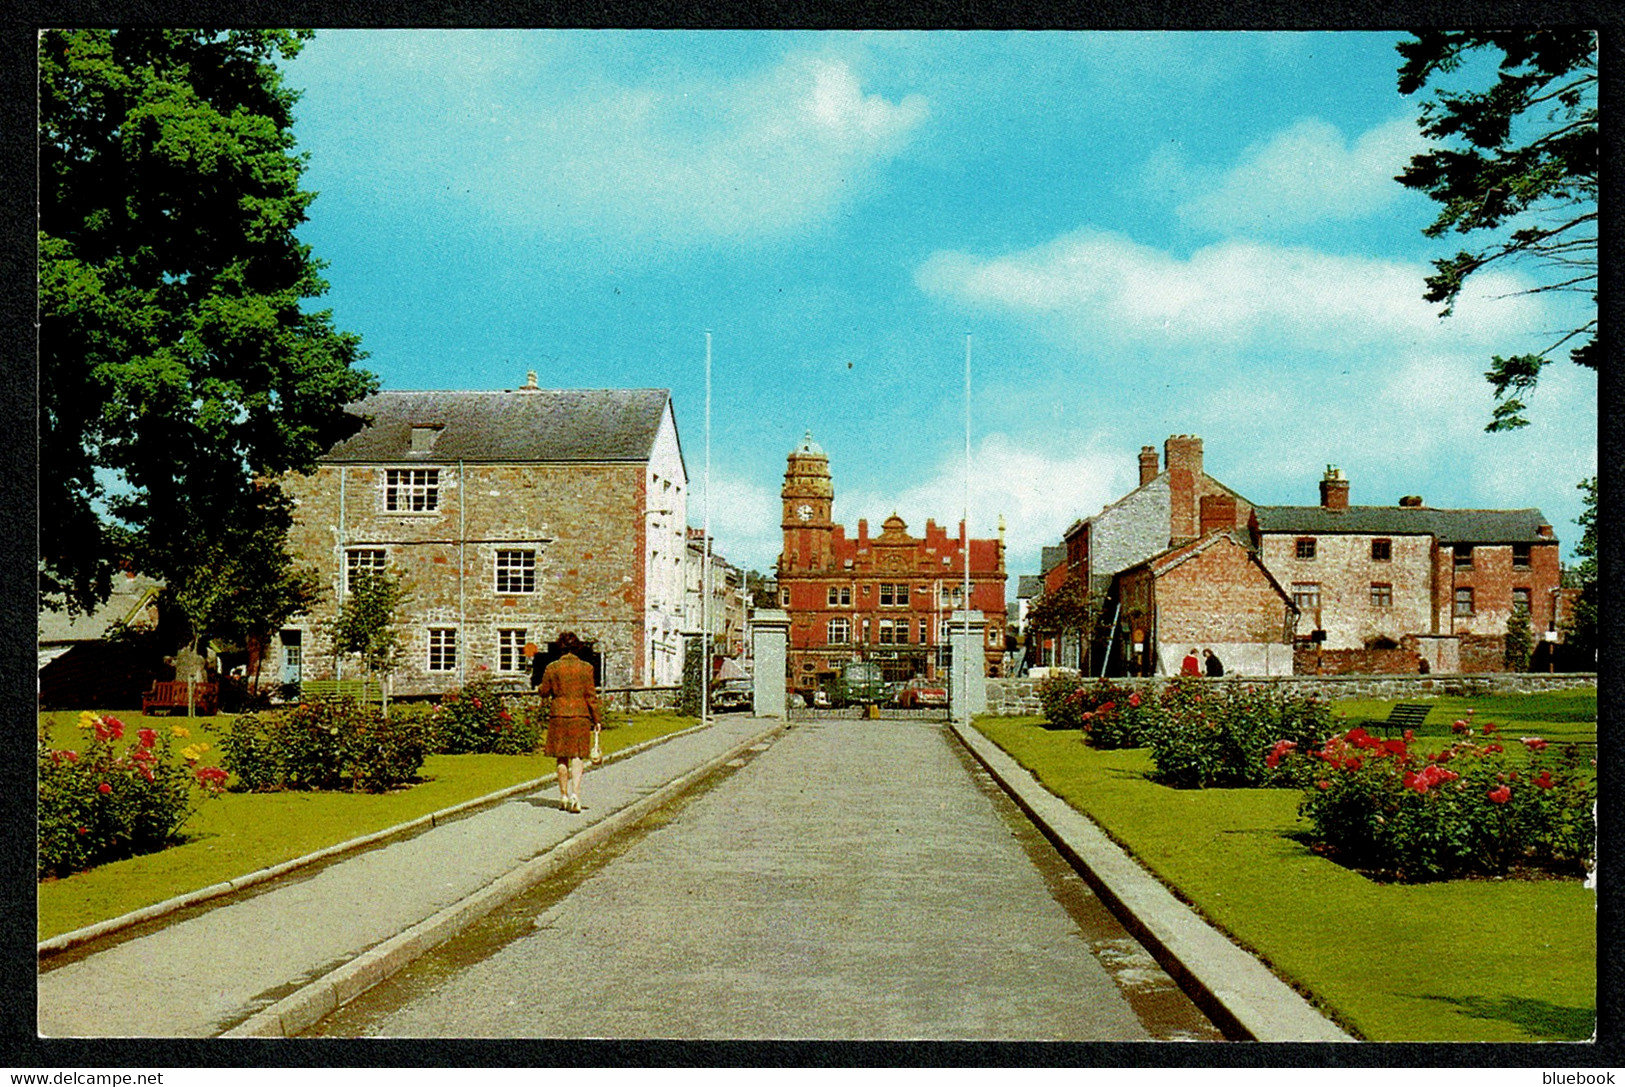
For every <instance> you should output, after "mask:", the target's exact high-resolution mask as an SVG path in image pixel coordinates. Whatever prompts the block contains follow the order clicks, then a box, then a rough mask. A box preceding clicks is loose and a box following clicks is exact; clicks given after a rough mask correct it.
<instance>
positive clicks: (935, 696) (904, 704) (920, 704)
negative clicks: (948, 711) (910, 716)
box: [894, 680, 948, 710]
mask: <svg viewBox="0 0 1625 1087" xmlns="http://www.w3.org/2000/svg"><path fill="white" fill-rule="evenodd" d="M894 701H895V702H896V704H897V705H898V706H900V707H901V708H903V709H905V710H915V709H932V708H939V707H945V706H947V705H948V688H946V687H938V686H936V685H934V684H931V683H927V682H926V681H924V680H910V681H909V682H908V683H906V684H904V685H903V689H902V690H900V691H898V692H897V697H896V699H894Z"/></svg>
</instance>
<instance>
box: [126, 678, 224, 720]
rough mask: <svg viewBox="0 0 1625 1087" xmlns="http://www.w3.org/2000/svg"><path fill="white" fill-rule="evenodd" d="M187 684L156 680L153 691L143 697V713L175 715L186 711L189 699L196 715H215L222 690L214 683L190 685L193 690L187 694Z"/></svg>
mask: <svg viewBox="0 0 1625 1087" xmlns="http://www.w3.org/2000/svg"><path fill="white" fill-rule="evenodd" d="M187 686H188V684H186V683H185V682H178V681H176V680H172V679H171V680H155V681H153V684H152V690H150V691H148V692H147V693H145V694H143V695H142V696H141V712H142V713H144V714H148V715H151V714H153V713H154V712H164V713H174V712H175V711H176V710H185V709H186V707H187V700H188V697H190V699H191V706H192V708H193V710H194V712H196V713H200V714H203V715H204V716H205V717H207V716H208V715H210V714H212V713H214V711H215V707H216V706H217V705H218V704H219V699H220V688H219V687H217V686H215V685H214V684H213V683H193V684H190V686H191V688H192V690H191V694H190V696H188V694H187V690H186V689H187Z"/></svg>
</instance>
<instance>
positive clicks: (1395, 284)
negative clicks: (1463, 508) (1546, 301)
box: [915, 228, 1538, 352]
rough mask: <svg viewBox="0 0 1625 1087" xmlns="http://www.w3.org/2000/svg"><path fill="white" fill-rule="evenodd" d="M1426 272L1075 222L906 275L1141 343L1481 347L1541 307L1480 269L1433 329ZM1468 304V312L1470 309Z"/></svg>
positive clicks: (965, 298) (1020, 312) (1093, 338)
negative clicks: (1020, 244)
mask: <svg viewBox="0 0 1625 1087" xmlns="http://www.w3.org/2000/svg"><path fill="white" fill-rule="evenodd" d="M1428 271H1429V269H1428V268H1426V267H1425V266H1423V265H1421V264H1416V263H1409V262H1404V261H1394V260H1382V259H1378V258H1372V257H1358V256H1341V255H1333V254H1328V253H1321V252H1317V251H1315V250H1312V249H1306V248H1294V247H1286V246H1277V245H1270V244H1267V243H1262V242H1253V241H1240V240H1231V241H1224V242H1219V243H1217V244H1215V245H1211V246H1207V247H1205V248H1203V249H1198V250H1197V251H1196V252H1194V253H1192V254H1191V255H1190V257H1189V258H1186V259H1180V258H1178V257H1176V256H1174V255H1172V254H1169V253H1167V252H1164V251H1162V250H1158V249H1154V248H1151V247H1149V246H1144V245H1140V244H1138V243H1136V242H1134V241H1132V240H1131V239H1129V238H1127V237H1124V236H1123V235H1121V234H1116V233H1110V232H1106V231H1100V230H1095V229H1092V228H1085V229H1082V230H1079V231H1076V232H1074V233H1072V234H1068V235H1065V236H1063V237H1060V238H1057V239H1056V240H1055V241H1053V242H1050V243H1048V244H1046V245H1043V246H1039V247H1037V248H1035V249H1030V250H1027V251H1025V252H1021V253H1015V254H1010V255H1008V256H1003V257H992V258H986V259H983V258H977V257H973V256H970V255H968V254H964V253H955V252H939V253H936V254H934V255H933V256H932V257H931V258H930V259H928V260H927V261H926V262H925V264H924V265H922V266H921V267H920V268H919V269H918V270H917V272H916V275H915V281H916V283H917V284H918V285H919V286H920V288H921V289H922V290H924V291H926V292H927V293H929V294H933V295H936V296H938V297H943V298H948V299H952V300H954V301H958V302H961V303H964V304H966V305H969V306H972V307H976V308H980V309H984V310H990V311H995V312H998V311H1003V312H1005V313H1008V314H1010V315H1011V316H1015V317H1028V318H1032V319H1035V320H1038V321H1040V322H1043V323H1045V324H1047V325H1049V326H1051V327H1052V328H1053V329H1055V330H1057V331H1060V332H1061V333H1063V334H1068V335H1070V337H1071V338H1073V339H1074V340H1075V341H1076V342H1078V343H1079V344H1085V343H1088V344H1096V343H1100V342H1102V341H1105V342H1113V341H1116V342H1121V341H1125V340H1135V341H1142V342H1145V343H1149V344H1155V345H1157V346H1159V347H1162V348H1166V349H1168V350H1172V351H1179V350H1190V349H1193V348H1198V347H1200V348H1204V349H1206V348H1212V347H1214V346H1216V345H1228V346H1232V347H1233V346H1238V345H1246V344H1250V343H1258V342H1272V343H1280V342H1283V341H1289V342H1291V343H1292V344H1294V345H1296V347H1297V349H1298V350H1300V351H1304V352H1320V351H1325V352H1347V351H1349V350H1353V349H1359V348H1369V347H1370V346H1371V345H1373V344H1382V343H1395V342H1401V343H1413V342H1424V341H1428V340H1433V339H1436V338H1439V337H1445V338H1450V339H1468V340H1478V341H1484V340H1486V339H1493V338H1498V337H1504V336H1505V335H1506V334H1508V333H1509V332H1513V331H1515V330H1521V329H1523V328H1524V327H1525V326H1527V324H1528V323H1529V322H1530V321H1531V320H1532V319H1533V316H1534V312H1535V310H1536V309H1538V307H1537V306H1535V305H1534V304H1533V303H1532V302H1531V300H1529V299H1519V298H1500V299H1497V296H1499V295H1504V294H1506V293H1507V292H1508V291H1510V290H1514V289H1516V287H1517V285H1518V282H1517V281H1516V280H1513V279H1510V278H1507V277H1494V276H1489V274H1488V273H1485V276H1486V278H1484V279H1483V281H1482V282H1481V283H1476V284H1474V292H1473V294H1472V295H1471V296H1469V297H1466V298H1464V299H1463V301H1462V303H1461V304H1460V305H1459V306H1458V307H1457V316H1456V317H1455V318H1454V319H1452V320H1451V321H1449V322H1445V323H1441V322H1440V320H1439V318H1438V308H1437V307H1436V306H1435V305H1433V304H1431V303H1428V302H1424V301H1423V300H1422V297H1421V295H1422V285H1423V280H1424V277H1425V276H1426V274H1427V272H1428ZM1469 311H1470V312H1469Z"/></svg>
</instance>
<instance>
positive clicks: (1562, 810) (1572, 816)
mask: <svg viewBox="0 0 1625 1087" xmlns="http://www.w3.org/2000/svg"><path fill="white" fill-rule="evenodd" d="M1472 717H1473V715H1472V711H1471V710H1469V711H1468V713H1467V716H1466V717H1465V718H1463V719H1462V720H1458V721H1457V722H1456V723H1455V725H1454V726H1453V728H1452V731H1453V733H1454V734H1455V735H1456V737H1457V739H1456V740H1455V741H1454V742H1453V743H1452V744H1451V745H1450V746H1449V747H1447V748H1445V749H1444V750H1442V751H1437V752H1434V753H1433V754H1430V755H1424V754H1422V753H1420V752H1418V751H1415V750H1413V749H1412V747H1411V744H1412V741H1413V740H1414V735H1413V734H1412V733H1411V732H1408V731H1407V732H1406V733H1405V734H1404V736H1403V737H1402V738H1399V739H1386V740H1384V739H1379V738H1378V737H1375V736H1372V735H1371V734H1370V733H1368V732H1367V731H1366V730H1365V729H1364V728H1354V729H1350V730H1349V731H1348V732H1347V733H1345V734H1342V735H1339V736H1333V737H1332V738H1331V739H1329V740H1327V741H1326V742H1325V743H1324V744H1323V745H1321V746H1320V747H1319V748H1318V749H1310V750H1307V751H1305V752H1301V753H1300V752H1296V751H1288V750H1279V751H1277V752H1275V757H1276V758H1277V759H1278V760H1281V759H1284V760H1286V761H1288V762H1296V763H1297V764H1298V765H1300V766H1302V767H1303V769H1304V771H1305V772H1306V774H1307V776H1309V777H1310V778H1312V780H1311V781H1310V782H1309V783H1308V784H1307V787H1306V788H1305V793H1304V798H1303V801H1302V804H1301V805H1300V811H1301V812H1302V814H1303V815H1304V816H1305V817H1306V818H1307V819H1308V820H1309V822H1310V824H1311V826H1312V827H1313V839H1314V843H1315V848H1316V850H1317V851H1319V852H1322V853H1324V854H1325V855H1327V856H1328V857H1330V858H1332V859H1334V860H1336V861H1338V862H1339V863H1342V864H1345V865H1347V866H1349V867H1351V868H1356V869H1359V870H1362V871H1367V872H1369V873H1372V874H1376V875H1380V876H1384V877H1388V878H1393V879H1398V880H1408V881H1414V880H1429V879H1448V878H1452V877H1461V876H1468V875H1504V874H1506V873H1508V872H1511V871H1516V870H1541V871H1548V872H1553V873H1557V874H1562V875H1579V874H1581V873H1583V872H1584V871H1585V870H1586V867H1587V866H1588V865H1589V864H1591V863H1592V858H1593V850H1594V847H1595V842H1596V826H1595V819H1594V816H1593V810H1594V805H1595V803H1596V783H1595V780H1594V777H1593V775H1592V773H1591V772H1590V766H1589V760H1586V759H1584V758H1582V756H1581V754H1580V752H1579V749H1578V748H1577V747H1575V746H1574V745H1572V744H1571V745H1565V746H1563V747H1562V748H1560V749H1556V750H1554V749H1552V747H1551V745H1550V744H1549V743H1548V742H1547V741H1546V740H1544V739H1542V738H1540V737H1536V736H1526V737H1523V738H1521V739H1520V740H1501V739H1498V738H1497V737H1496V736H1495V732H1496V729H1495V726H1493V725H1491V724H1488V723H1485V724H1483V725H1480V726H1477V727H1475V726H1474V724H1473V720H1472ZM1509 745H1510V748H1511V750H1509Z"/></svg>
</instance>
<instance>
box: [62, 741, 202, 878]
mask: <svg viewBox="0 0 1625 1087" xmlns="http://www.w3.org/2000/svg"><path fill="white" fill-rule="evenodd" d="M78 726H79V728H80V729H81V730H82V732H83V734H84V742H83V743H82V744H80V745H78V747H74V748H66V747H65V748H53V747H52V746H51V745H50V743H49V742H48V741H47V739H46V736H45V733H44V732H43V731H41V732H40V734H39V744H38V750H39V771H38V772H39V822H38V826H39V837H38V841H39V853H38V861H37V867H38V874H39V876H40V877H42V878H43V877H45V876H48V875H54V876H66V875H68V874H69V873H72V872H76V871H79V870H80V869H84V868H89V867H91V866H92V865H97V864H101V863H103V862H105V861H110V860H117V859H119V858H122V857H131V856H135V855H137V854H140V853H151V852H153V851H155V850H159V849H163V848H164V847H166V846H168V845H170V844H172V843H174V842H176V841H179V840H180V836H181V835H180V831H181V827H182V826H184V825H185V824H186V821H187V820H188V819H189V818H191V816H192V813H193V812H194V811H195V810H196V808H197V804H198V802H199V801H200V800H201V799H203V798H207V797H209V796H213V795H216V794H218V793H219V792H220V791H221V789H222V788H223V787H224V785H225V779H226V774H225V773H224V771H222V770H220V769H218V768H217V767H202V768H198V767H197V766H196V765H195V764H196V763H197V761H198V759H199V757H200V756H201V754H202V750H200V745H189V746H188V747H187V748H186V749H185V750H183V751H182V752H181V753H180V755H181V757H180V758H178V759H177V758H175V757H174V752H173V750H172V746H171V739H172V738H173V737H178V738H182V739H184V738H186V737H187V736H188V733H187V730H186V728H185V726H182V725H174V726H171V727H170V728H169V729H167V730H164V731H162V732H160V731H158V730H156V729H151V728H143V729H139V730H137V732H136V734H135V735H134V736H133V737H131V738H130V739H129V740H128V741H126V740H125V735H124V734H125V727H124V722H122V721H120V720H119V719H118V718H117V717H113V716H111V715H108V716H98V715H97V714H93V713H90V712H88V711H86V712H85V713H82V714H80V715H79V722H78Z"/></svg>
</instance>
